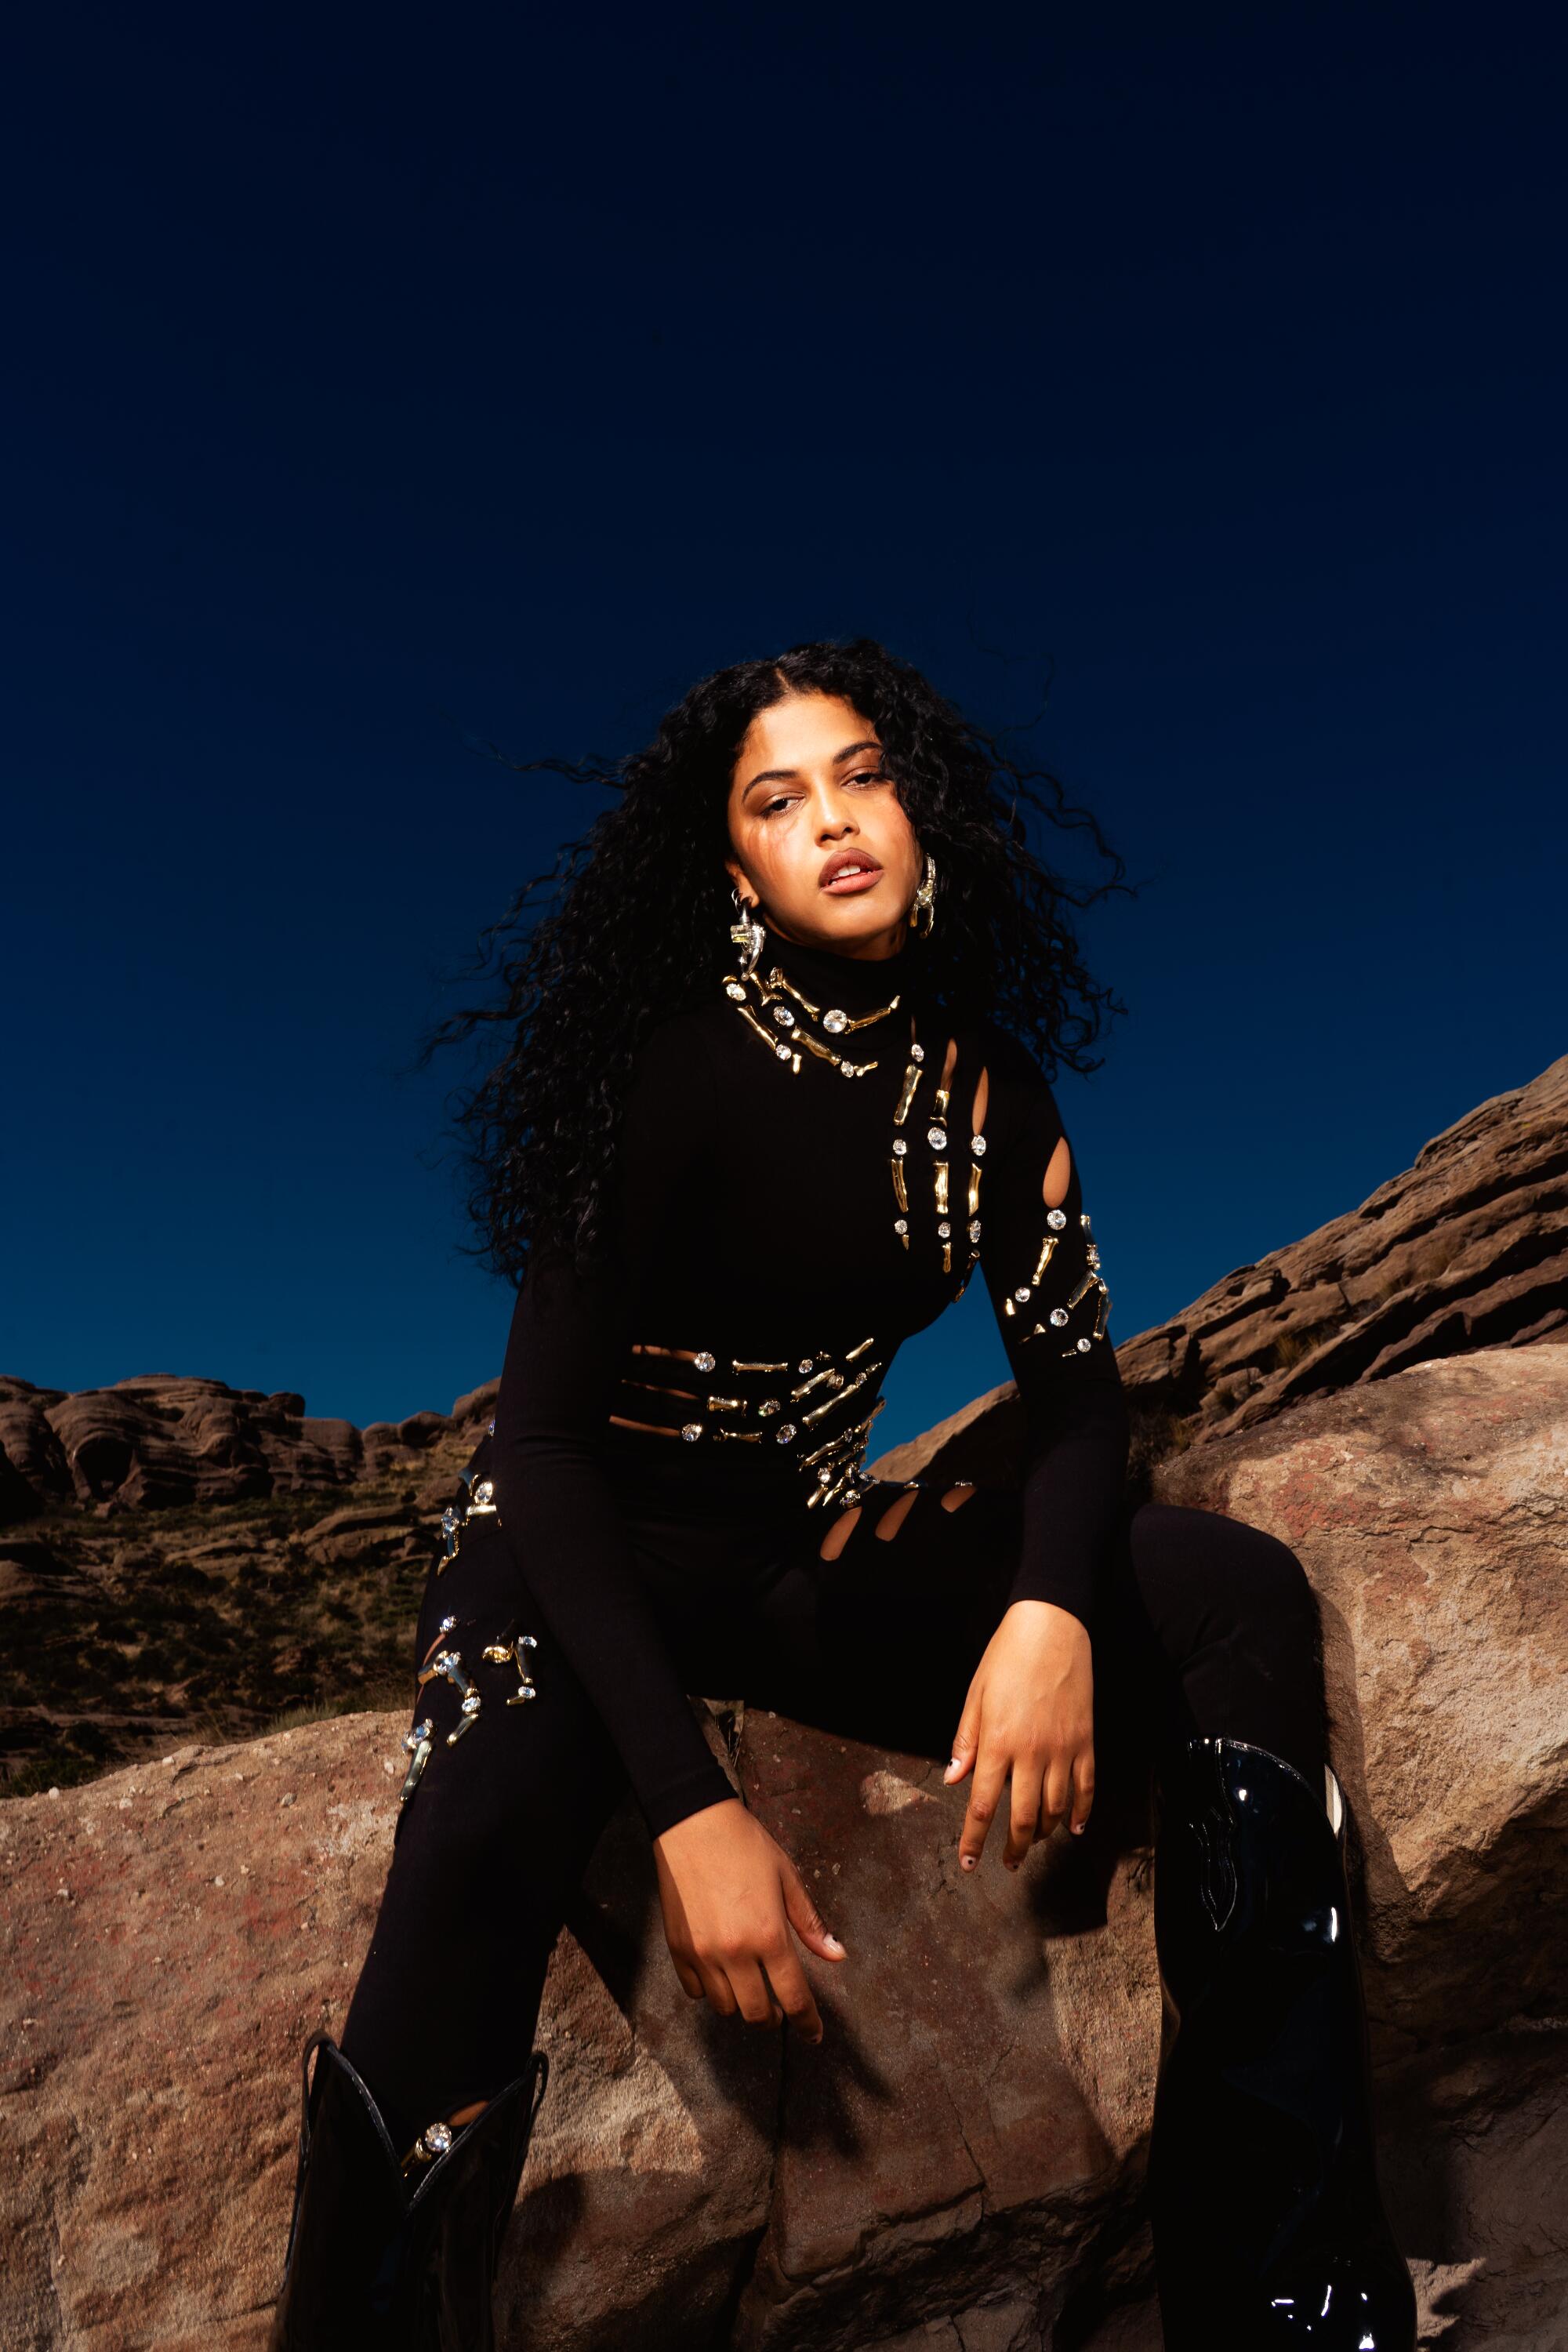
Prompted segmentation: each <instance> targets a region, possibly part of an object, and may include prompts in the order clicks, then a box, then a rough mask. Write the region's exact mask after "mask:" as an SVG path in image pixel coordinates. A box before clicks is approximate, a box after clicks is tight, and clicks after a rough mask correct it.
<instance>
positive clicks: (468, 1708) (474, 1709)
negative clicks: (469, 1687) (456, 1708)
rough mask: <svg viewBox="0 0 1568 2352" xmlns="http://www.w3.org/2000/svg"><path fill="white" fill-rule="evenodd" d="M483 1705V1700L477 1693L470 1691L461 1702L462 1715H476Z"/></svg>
mask: <svg viewBox="0 0 1568 2352" xmlns="http://www.w3.org/2000/svg"><path fill="white" fill-rule="evenodd" d="M483 1705H484V1700H483V1699H482V1698H481V1697H480V1696H479V1692H478V1691H470V1692H469V1693H468V1697H467V1698H466V1699H465V1700H464V1701H463V1713H464V1714H465V1715H478V1713H479V1709H480V1707H481V1706H483Z"/></svg>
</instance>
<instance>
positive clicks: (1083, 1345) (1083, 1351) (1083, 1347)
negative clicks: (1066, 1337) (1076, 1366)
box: [1078, 1339, 1089, 1356]
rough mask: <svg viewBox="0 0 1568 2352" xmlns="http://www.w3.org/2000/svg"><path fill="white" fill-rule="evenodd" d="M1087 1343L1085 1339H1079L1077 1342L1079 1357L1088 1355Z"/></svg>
mask: <svg viewBox="0 0 1568 2352" xmlns="http://www.w3.org/2000/svg"><path fill="white" fill-rule="evenodd" d="M1078 1351H1079V1355H1080V1356H1087V1355H1088V1353H1089V1341H1088V1340H1087V1339H1080V1340H1079V1343H1078Z"/></svg>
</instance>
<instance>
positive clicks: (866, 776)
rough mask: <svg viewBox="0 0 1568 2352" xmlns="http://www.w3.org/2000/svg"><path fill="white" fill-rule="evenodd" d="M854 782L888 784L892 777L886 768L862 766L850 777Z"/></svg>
mask: <svg viewBox="0 0 1568 2352" xmlns="http://www.w3.org/2000/svg"><path fill="white" fill-rule="evenodd" d="M849 781H850V782H851V783H852V784H887V783H891V782H892V778H891V777H890V776H889V773H888V771H887V770H886V768H861V769H858V771H857V772H856V773H855V774H854V775H852V776H851V777H850V779H849Z"/></svg>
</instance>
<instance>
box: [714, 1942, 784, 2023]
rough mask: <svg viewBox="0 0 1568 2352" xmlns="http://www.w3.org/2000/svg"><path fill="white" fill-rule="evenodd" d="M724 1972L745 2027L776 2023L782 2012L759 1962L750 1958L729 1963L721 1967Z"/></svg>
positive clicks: (733, 1960)
mask: <svg viewBox="0 0 1568 2352" xmlns="http://www.w3.org/2000/svg"><path fill="white" fill-rule="evenodd" d="M724 1972H725V1974H726V1976H727V1977H728V1978H729V1980H730V1983H731V1986H732V1987H733V1989H734V1997H735V2002H736V2006H737V2007H738V2008H739V2010H740V2012H741V2015H742V2017H743V2018H744V2019H745V2021H746V2023H747V2024H748V2025H776V2024H777V2023H778V2021H779V2019H780V2016H781V2014H782V2012H781V2011H780V2010H779V2007H778V2004H777V2002H776V2001H775V2000H773V1987H772V1985H770V1984H769V1982H768V1980H767V1978H766V1977H765V1976H764V1975H763V1966H762V1962H761V1961H760V1960H758V1959H756V1958H752V1957H751V1956H750V1955H748V1956H747V1957H746V1958H743V1959H731V1960H729V1961H727V1962H726V1963H725V1971H724Z"/></svg>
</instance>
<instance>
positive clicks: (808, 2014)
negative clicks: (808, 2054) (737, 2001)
mask: <svg viewBox="0 0 1568 2352" xmlns="http://www.w3.org/2000/svg"><path fill="white" fill-rule="evenodd" d="M763 1966H764V1968H765V1969H766V1971H767V1979H768V1982H769V1983H770V1984H771V1985H772V1987H773V1999H774V2000H776V2001H777V2003H778V2005H779V2008H780V2009H781V2010H782V2011H783V2012H784V2017H785V2018H786V2019H787V2021H788V2022H789V2023H790V2024H791V2025H793V2026H794V2028H795V2032H797V2033H798V2034H799V2035H800V2036H801V2037H802V2039H803V2040H804V2041H806V2042H820V2041H821V2039H822V2016H821V2012H820V2011H819V2010H818V2009H817V2006H816V2000H815V1999H814V1998H813V1995H812V1990H811V1987H810V1985H809V1984H808V1983H807V1982H806V1979H805V1969H803V1968H802V1967H801V1964H800V1962H799V1961H798V1960H797V1959H796V1958H795V1954H794V1953H793V1952H792V1951H791V1950H790V1948H789V1947H788V1945H787V1944H786V1945H784V1946H783V1947H781V1948H780V1949H779V1950H778V1951H776V1952H769V1953H767V1954H766V1955H765V1956H764V1960H763Z"/></svg>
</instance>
